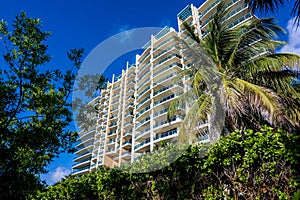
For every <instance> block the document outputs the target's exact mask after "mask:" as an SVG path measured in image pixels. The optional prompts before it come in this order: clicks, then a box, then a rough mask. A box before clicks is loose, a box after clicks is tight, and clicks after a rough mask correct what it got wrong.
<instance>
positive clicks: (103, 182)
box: [33, 127, 300, 200]
mask: <svg viewBox="0 0 300 200" xmlns="http://www.w3.org/2000/svg"><path fill="white" fill-rule="evenodd" d="M299 142H300V138H299V136H298V135H295V134H288V133H287V132H285V131H281V130H273V129H272V128H269V127H263V128H262V129H261V131H259V132H254V131H252V130H246V131H245V132H242V131H235V132H232V133H231V134H230V135H229V136H228V137H222V138H221V140H220V142H219V143H217V144H215V145H214V146H211V145H210V144H199V145H195V146H191V147H190V148H188V149H187V150H186V152H185V153H184V154H183V155H182V156H181V157H180V158H179V159H177V160H176V162H174V163H172V164H170V165H169V166H166V167H164V168H163V169H160V170H156V171H153V172H148V173H128V172H124V171H119V170H118V169H116V168H114V169H107V168H100V169H99V171H98V172H96V173H90V174H87V175H83V176H81V177H76V176H72V175H71V176H69V177H67V178H66V179H65V180H63V181H62V182H60V183H58V184H56V185H54V186H49V187H48V188H46V189H44V190H42V191H40V192H39V193H38V194H37V195H36V196H35V197H34V198H33V199H45V200H46V199H47V200H51V199H65V200H71V199H72V200H73V199H74V200H75V199H78V200H79V199H221V198H224V197H226V198H227V199H289V198H290V197H291V196H293V194H294V193H295V191H296V190H297V189H299V180H300V179H299V178H300V174H299V169H300V165H299V164H300V163H299V160H300V148H299V144H300V143H299ZM162 148H165V147H162ZM166 148H170V146H169V147H166ZM173 148H175V147H173ZM208 149H210V150H209V152H208V154H203V152H206V150H208ZM161 152H163V151H159V152H158V153H156V152H154V153H153V154H152V155H146V157H148V158H144V159H143V162H142V163H139V164H135V163H133V165H137V166H140V167H141V166H142V165H144V166H145V167H147V166H149V165H151V163H152V162H157V154H161ZM137 162H139V161H137Z"/></svg>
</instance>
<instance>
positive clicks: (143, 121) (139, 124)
mask: <svg viewBox="0 0 300 200" xmlns="http://www.w3.org/2000/svg"><path fill="white" fill-rule="evenodd" d="M149 121H150V117H146V118H145V119H143V120H142V121H140V122H139V123H138V124H137V126H136V128H139V127H140V126H142V125H144V124H145V123H146V122H149Z"/></svg>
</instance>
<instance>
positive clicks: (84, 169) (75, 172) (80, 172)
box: [72, 165, 90, 175]
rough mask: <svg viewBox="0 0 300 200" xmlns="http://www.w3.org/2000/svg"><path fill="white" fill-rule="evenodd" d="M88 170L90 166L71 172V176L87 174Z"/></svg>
mask: <svg viewBox="0 0 300 200" xmlns="http://www.w3.org/2000/svg"><path fill="white" fill-rule="evenodd" d="M89 169H90V166H89V165H88V166H86V167H83V168H80V169H75V170H74V171H73V172H72V174H73V175H79V174H83V173H85V172H88V171H89Z"/></svg>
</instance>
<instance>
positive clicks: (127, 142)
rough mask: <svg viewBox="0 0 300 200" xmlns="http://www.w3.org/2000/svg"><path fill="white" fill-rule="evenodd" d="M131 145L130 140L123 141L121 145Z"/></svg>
mask: <svg viewBox="0 0 300 200" xmlns="http://www.w3.org/2000/svg"><path fill="white" fill-rule="evenodd" d="M131 144H132V140H131V139H129V140H125V141H124V142H123V143H122V145H123V147H124V146H126V145H130V146H131Z"/></svg>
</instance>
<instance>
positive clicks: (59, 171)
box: [49, 167, 71, 183]
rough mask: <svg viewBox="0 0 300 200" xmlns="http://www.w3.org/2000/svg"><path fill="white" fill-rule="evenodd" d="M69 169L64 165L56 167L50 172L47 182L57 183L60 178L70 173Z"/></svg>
mask: <svg viewBox="0 0 300 200" xmlns="http://www.w3.org/2000/svg"><path fill="white" fill-rule="evenodd" d="M70 172H71V171H70V170H69V169H67V168H65V167H57V168H56V169H55V171H54V172H50V175H49V182H51V183H57V182H59V181H60V180H61V179H62V178H64V177H65V176H67V175H69V174H70Z"/></svg>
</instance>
